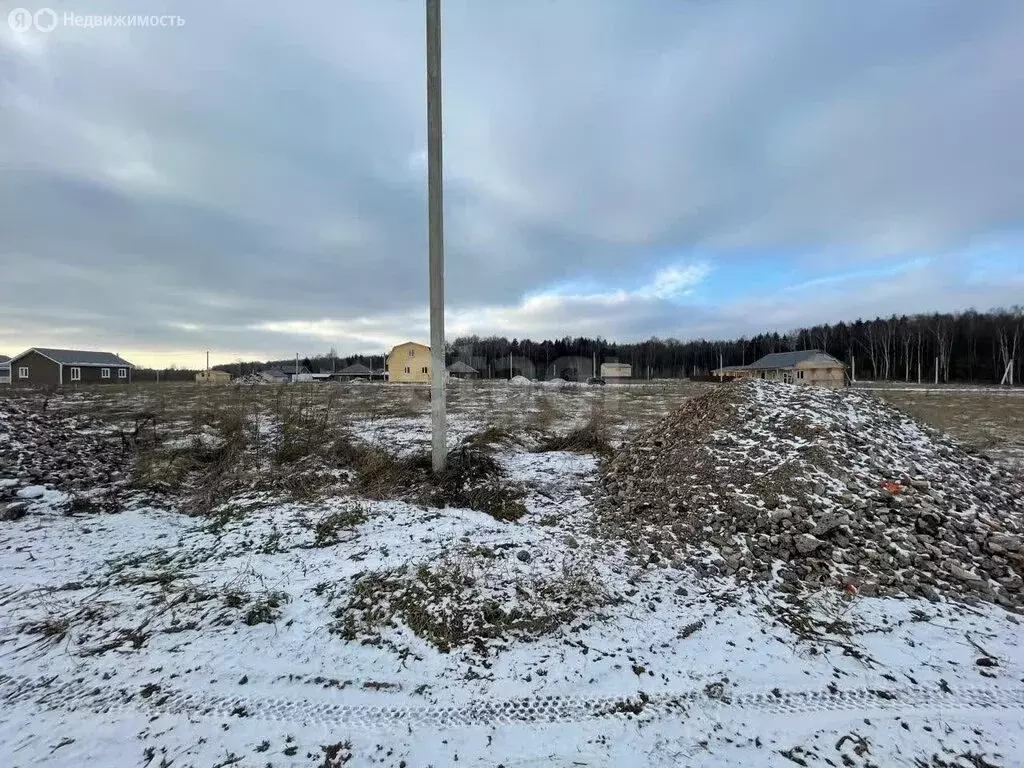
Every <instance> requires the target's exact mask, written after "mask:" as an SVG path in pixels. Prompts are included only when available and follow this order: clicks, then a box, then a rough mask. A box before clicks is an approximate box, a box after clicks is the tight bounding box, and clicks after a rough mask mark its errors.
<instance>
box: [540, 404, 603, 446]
mask: <svg viewBox="0 0 1024 768" xmlns="http://www.w3.org/2000/svg"><path fill="white" fill-rule="evenodd" d="M539 450H540V451H570V452H572V453H590V454H594V455H596V456H603V457H607V456H611V455H612V453H613V449H612V438H611V434H610V432H609V430H608V427H607V426H606V423H605V420H604V418H603V417H602V416H601V414H600V413H598V412H596V411H595V412H594V413H593V414H591V416H590V418H589V419H588V420H587V423H586V424H584V425H583V426H582V427H577V428H576V429H573V430H571V431H570V432H568V433H566V434H564V435H554V436H552V437H549V438H548V439H547V440H545V441H544V442H542V443H541V446H540V448H539Z"/></svg>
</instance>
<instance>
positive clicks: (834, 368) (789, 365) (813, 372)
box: [716, 349, 846, 389]
mask: <svg viewBox="0 0 1024 768" xmlns="http://www.w3.org/2000/svg"><path fill="white" fill-rule="evenodd" d="M716 373H718V372H717V371H716ZM722 373H726V372H725V371H724V369H723V370H722ZM726 375H728V376H730V377H732V378H756V379H767V380H769V381H782V382H786V383H787V384H814V385H817V386H819V387H829V388H831V389H840V388H842V387H845V386H846V365H845V364H844V363H843V361H842V360H838V359H836V358H834V357H832V355H830V354H828V353H827V352H822V351H821V350H820V349H804V350H800V351H798V352H773V353H771V354H770V355H765V356H764V357H762V358H761V359H760V360H757V361H755V362H753V363H751V364H750V365H741V366H729V370H728V372H727V373H726Z"/></svg>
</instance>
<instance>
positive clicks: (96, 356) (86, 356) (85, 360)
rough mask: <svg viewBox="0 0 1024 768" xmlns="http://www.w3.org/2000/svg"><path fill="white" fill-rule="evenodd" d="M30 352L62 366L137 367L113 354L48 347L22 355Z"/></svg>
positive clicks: (38, 348) (34, 348)
mask: <svg viewBox="0 0 1024 768" xmlns="http://www.w3.org/2000/svg"><path fill="white" fill-rule="evenodd" d="M29 352H38V353H39V354H40V355H42V356H43V357H48V358H50V359H51V360H53V361H54V362H55V363H60V364H61V365H76V366H83V365H84V366H101V365H109V366H117V367H121V368H134V367H135V366H133V365H132V364H131V363H129V362H128V361H127V360H125V359H124V358H123V357H120V356H118V355H115V354H114V353H113V352H93V351H90V350H84V349H50V348H48V347H32V349H29V350H27V351H26V352H23V353H22V355H26V354H28V353H29ZM20 356H21V355H19V357H20Z"/></svg>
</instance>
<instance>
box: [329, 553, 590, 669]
mask: <svg viewBox="0 0 1024 768" xmlns="http://www.w3.org/2000/svg"><path fill="white" fill-rule="evenodd" d="M497 567H498V566H497V565H496V564H495V563H494V561H493V560H491V559H490V558H488V559H487V560H485V563H484V565H482V566H481V565H479V564H477V563H474V562H472V561H471V560H469V559H466V558H457V557H447V558H445V559H443V560H442V561H441V562H439V563H437V564H436V565H434V566H429V565H419V566H411V565H410V566H405V567H402V568H397V569H393V570H389V571H378V572H374V573H370V574H366V575H363V576H361V577H359V578H358V579H357V580H356V582H355V584H354V586H353V590H352V593H351V595H350V597H349V600H348V602H347V603H346V604H345V605H344V606H342V607H341V608H339V609H338V610H336V611H335V614H334V615H335V622H334V624H333V625H332V627H331V629H332V631H333V632H335V633H336V634H339V635H340V636H342V637H343V638H345V639H346V640H357V639H360V638H362V639H367V638H375V637H379V635H380V633H381V632H382V631H383V630H384V629H386V628H389V627H397V626H398V625H400V624H401V625H404V626H406V627H408V629H409V630H410V631H412V632H413V633H414V634H415V635H416V636H417V637H420V638H422V639H423V640H425V641H426V642H428V643H430V644H431V645H433V646H434V647H436V648H437V649H438V650H440V651H441V652H443V653H448V652H449V651H451V650H453V649H455V648H459V647H462V646H467V645H473V646H474V647H476V649H477V650H484V649H485V642H486V641H488V640H494V639H498V638H513V637H514V638H536V637H539V636H541V635H544V634H547V633H549V632H552V631H554V630H555V629H557V628H558V627H560V626H562V625H563V624H566V623H567V622H570V621H572V620H573V619H574V618H576V617H577V616H578V615H580V614H581V613H582V612H584V611H588V610H594V609H596V608H597V607H599V606H601V605H604V604H607V603H608V602H610V597H609V595H608V592H607V591H606V590H605V589H604V587H603V586H602V584H601V581H600V579H598V578H596V577H595V574H594V572H593V569H592V568H591V567H586V566H581V565H580V564H579V563H573V564H569V563H567V564H565V565H564V566H563V569H562V571H561V572H560V573H558V574H556V575H555V576H553V577H547V578H545V577H542V576H540V575H539V574H537V575H531V576H525V577H521V578H519V579H511V580H510V579H508V577H507V574H504V575H503V576H499V575H498V574H497V573H496V572H495V569H496V568H497ZM495 584H504V585H505V587H506V589H507V594H504V595H500V594H494V593H488V591H487V590H488V589H490V588H492V587H493V585H495Z"/></svg>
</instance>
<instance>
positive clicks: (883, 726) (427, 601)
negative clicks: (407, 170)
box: [0, 382, 1024, 768]
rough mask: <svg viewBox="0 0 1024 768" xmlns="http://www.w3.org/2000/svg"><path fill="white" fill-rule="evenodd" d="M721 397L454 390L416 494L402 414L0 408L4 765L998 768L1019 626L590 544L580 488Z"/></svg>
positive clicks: (301, 407)
mask: <svg viewBox="0 0 1024 768" xmlns="http://www.w3.org/2000/svg"><path fill="white" fill-rule="evenodd" d="M715 386H716V385H698V384H688V383H681V382H652V383H642V384H636V385H632V386H627V387H613V386H607V387H603V388H601V387H581V386H566V387H563V388H550V387H546V386H529V387H513V386H510V385H509V384H507V383H505V382H494V383H486V382H480V383H461V384H456V385H454V386H452V387H451V389H450V390H449V400H448V402H449V413H450V423H449V428H450V432H449V446H450V448H451V454H450V470H449V472H448V473H447V474H446V475H445V476H444V477H441V478H436V477H433V476H432V475H431V474H430V472H429V471H428V467H429V463H428V459H427V453H426V451H427V448H428V446H429V396H428V393H427V390H426V389H425V388H412V387H409V388H406V387H400V386H384V385H374V384H351V385H343V386H333V385H324V386H317V385H309V386H307V385H295V386H285V387H251V388H235V387H224V388H199V387H195V386H181V385H172V386H164V387H156V386H154V387H133V388H131V389H125V390H117V389H104V390H99V389H97V390H82V391H79V392H69V393H65V394H60V395H54V396H50V397H46V396H45V395H41V394H18V393H5V395H3V396H2V397H0V511H2V510H4V509H5V507H6V509H7V512H5V516H6V517H7V518H8V519H4V520H0V574H2V576H0V605H2V607H3V614H2V618H0V658H2V659H3V662H4V663H3V664H2V665H0V698H2V699H3V700H4V717H3V718H2V722H0V765H4V766H7V765H14V766H22V765H24V766H28V765H53V766H57V765H62V766H63V765H86V764H92V765H104V766H147V768H155V766H173V767H174V768H182V767H184V766H197V767H200V766H201V767H202V768H212V767H213V766H218V767H222V766H228V765H242V766H260V767H262V766H267V765H271V766H291V765H301V766H326V767H327V768H330V767H331V766H340V765H394V766H401V765H405V766H424V765H434V766H448V765H466V764H469V765H498V764H504V765H517V766H523V765H538V766H539V765H545V766H546V765H581V764H582V765H664V766H678V765H687V764H711V765H745V766H753V767H757V766H777V765H806V766H816V765H821V766H826V765H844V766H865V767H866V766H869V765H909V766H915V768H918V767H919V766H932V767H936V766H979V765H984V766H988V765H992V766H1013V765H1016V764H1017V763H1016V762H1015V760H1016V758H1014V757H1013V755H1015V754H1021V752H1022V750H1024V738H1022V734H1021V725H1020V722H1021V720H1020V718H1021V711H1022V709H1024V689H1022V688H1021V686H1020V681H1021V680H1022V679H1024V651H1022V648H1021V640H1020V636H1021V634H1022V633H1021V631H1020V626H1019V623H1018V622H1019V619H1018V618H1017V617H1016V616H1015V615H1014V614H1013V613H1011V612H1008V611H1005V610H1003V609H1002V608H998V607H995V606H993V605H990V604H988V603H985V602H976V601H972V605H969V606H968V605H964V604H961V603H959V602H955V601H947V600H938V601H935V602H929V601H927V600H917V599H892V598H884V599H883V598H867V597H860V596H858V595H856V594H851V593H850V592H849V591H844V589H843V588H842V586H843V585H839V587H838V588H837V587H834V586H829V587H825V588H822V589H821V590H818V591H815V592H813V593H807V594H801V595H800V596H799V600H789V601H786V602H782V601H780V599H779V597H778V595H777V594H776V593H775V592H774V591H773V587H772V585H771V584H766V583H741V582H739V581H737V580H735V579H732V578H729V577H727V576H709V575H707V573H706V571H704V570H698V569H695V568H693V567H692V566H691V564H690V563H688V562H684V561H682V560H679V559H674V558H672V557H652V558H651V559H650V561H648V560H646V559H645V558H642V559H641V560H638V559H637V557H636V552H635V547H634V545H635V540H634V539H632V538H630V536H631V535H632V534H630V536H626V535H625V534H622V533H616V531H614V530H609V529H608V527H607V526H603V525H601V524H600V521H599V519H598V513H597V508H598V503H597V502H598V499H599V498H600V494H601V490H600V487H599V480H600V476H601V475H600V472H601V469H600V468H601V466H602V462H605V461H607V460H608V458H609V457H611V456H613V455H615V453H616V451H617V449H618V447H619V446H620V445H621V444H622V443H623V441H625V440H629V439H630V437H631V436H632V435H634V434H638V433H640V432H642V431H643V430H644V429H646V428H648V427H650V426H653V425H656V424H659V423H660V422H661V420H662V419H663V418H664V417H665V415H666V414H668V413H669V412H670V411H671V410H672V409H674V408H676V407H677V406H679V405H680V404H681V403H683V402H685V401H686V400H687V399H689V398H693V397H696V396H699V395H702V394H704V393H706V392H708V391H710V390H713V389H714V388H715ZM904 394H906V393H887V394H886V397H887V398H891V397H899V396H902V395H904ZM913 395H915V397H913V398H908V400H907V402H906V407H907V408H908V409H910V410H913V409H915V408H919V409H920V408H923V405H927V408H923V410H920V411H919V413H920V414H921V418H923V419H924V420H925V421H928V422H930V423H933V424H936V425H937V426H942V427H948V428H949V429H950V430H951V431H953V432H954V433H957V431H958V430H959V429H960V427H961V425H962V427H963V429H964V430H965V431H964V432H962V433H959V434H962V435H963V436H964V438H965V439H973V438H972V437H971V435H974V434H979V435H980V434H983V435H984V437H985V439H986V440H988V439H991V441H992V443H991V444H990V445H984V447H985V449H986V450H990V451H993V452H994V453H995V454H997V455H999V456H1000V457H1006V456H1012V455H1013V451H1014V450H1016V449H1015V448H1014V446H1017V447H1019V445H1020V442H1019V441H1020V439H1021V433H1020V410H1019V408H1018V407H1017V406H1016V405H1010V404H1008V403H1006V402H1005V401H1004V400H999V399H996V398H990V399H986V400H985V401H982V400H973V401H969V400H968V401H960V400H956V399H953V398H950V399H948V400H943V401H941V402H940V401H938V400H935V401H932V400H927V399H925V397H923V396H920V395H918V394H917V393H913ZM957 397H958V398H959V397H965V395H958V396H957ZM922 401H923V404H922ZM947 403H948V405H947ZM900 405H901V407H902V406H903V403H900ZM965 408H973V409H974V410H975V412H976V413H975V416H974V417H972V418H966V419H965V418H963V417H962V416H961V411H962V410H963V409H965ZM1004 408H1006V409H1007V410H1006V411H1005V412H1004V411H1003V410H1002V409H1004ZM1014 408H1017V410H1014ZM947 411H953V412H954V413H948V412H947ZM1004 413H1005V414H1007V416H1006V419H1007V421H1006V422H1004ZM1014 414H1015V415H1014ZM980 422H984V423H986V424H987V425H988V428H987V429H988V431H986V432H984V433H981V432H977V431H975V432H972V431H971V430H972V429H975V428H976V427H977V424H978V423H980ZM1008 424H1009V426H1008ZM1015 441H1016V442H1015ZM693 482H694V483H696V482H698V481H697V480H694V481H693ZM12 510H13V511H12ZM641 527H642V526H641ZM622 530H629V531H633V530H639V528H637V527H636V526H627V527H626V528H623V529H622Z"/></svg>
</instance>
